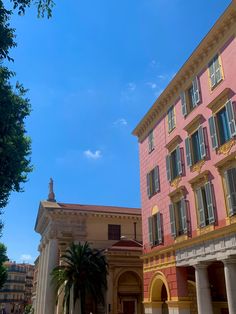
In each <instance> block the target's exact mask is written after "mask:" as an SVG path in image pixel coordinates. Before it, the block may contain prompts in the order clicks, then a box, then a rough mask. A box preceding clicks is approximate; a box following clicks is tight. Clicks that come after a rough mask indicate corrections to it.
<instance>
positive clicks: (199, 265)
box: [191, 262, 209, 270]
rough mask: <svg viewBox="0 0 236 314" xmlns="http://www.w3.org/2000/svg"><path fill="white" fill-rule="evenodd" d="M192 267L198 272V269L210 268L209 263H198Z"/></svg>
mask: <svg viewBox="0 0 236 314" xmlns="http://www.w3.org/2000/svg"><path fill="white" fill-rule="evenodd" d="M191 266H193V267H194V268H195V269H196V270H197V269H206V268H207V267H208V266H209V263H202V262H201V263H200V262H196V263H194V264H192V265H191Z"/></svg>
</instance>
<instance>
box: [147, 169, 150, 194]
mask: <svg viewBox="0 0 236 314" xmlns="http://www.w3.org/2000/svg"><path fill="white" fill-rule="evenodd" d="M150 176H151V173H148V174H147V195H148V197H151V185H150Z"/></svg>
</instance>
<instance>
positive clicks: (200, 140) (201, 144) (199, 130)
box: [198, 126, 206, 159]
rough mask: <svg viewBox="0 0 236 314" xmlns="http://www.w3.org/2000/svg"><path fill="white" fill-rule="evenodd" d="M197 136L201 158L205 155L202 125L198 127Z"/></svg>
mask: <svg viewBox="0 0 236 314" xmlns="http://www.w3.org/2000/svg"><path fill="white" fill-rule="evenodd" d="M198 138H199V145H200V154H201V159H203V158H204V157H206V146H205V140H204V132H203V127H202V126H200V127H199V128H198Z"/></svg>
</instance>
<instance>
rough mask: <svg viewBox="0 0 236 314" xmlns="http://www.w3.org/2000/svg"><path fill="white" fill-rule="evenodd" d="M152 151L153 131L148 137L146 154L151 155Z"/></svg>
mask: <svg viewBox="0 0 236 314" xmlns="http://www.w3.org/2000/svg"><path fill="white" fill-rule="evenodd" d="M153 150H154V136H153V130H152V131H151V132H150V133H149V135H148V152H149V153H151V152H152V151H153Z"/></svg>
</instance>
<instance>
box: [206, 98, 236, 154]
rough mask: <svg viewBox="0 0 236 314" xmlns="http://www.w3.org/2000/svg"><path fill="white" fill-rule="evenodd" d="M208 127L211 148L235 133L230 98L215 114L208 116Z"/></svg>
mask: <svg viewBox="0 0 236 314" xmlns="http://www.w3.org/2000/svg"><path fill="white" fill-rule="evenodd" d="M209 127H210V134H211V142H212V148H213V149H216V148H218V147H219V146H221V145H223V144H224V143H226V142H227V141H228V140H229V139H231V138H232V137H233V136H235V135H236V124H235V113H234V106H233V103H232V101H231V100H228V101H227V102H226V104H225V106H224V107H223V108H222V109H221V110H220V111H218V112H217V113H216V115H214V116H212V117H210V119H209Z"/></svg>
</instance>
